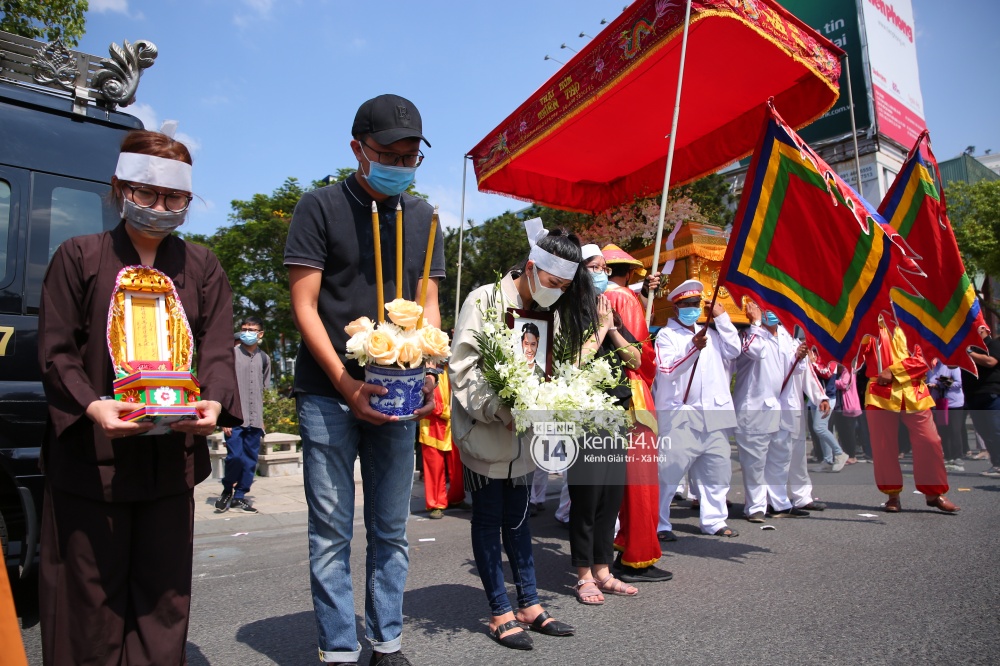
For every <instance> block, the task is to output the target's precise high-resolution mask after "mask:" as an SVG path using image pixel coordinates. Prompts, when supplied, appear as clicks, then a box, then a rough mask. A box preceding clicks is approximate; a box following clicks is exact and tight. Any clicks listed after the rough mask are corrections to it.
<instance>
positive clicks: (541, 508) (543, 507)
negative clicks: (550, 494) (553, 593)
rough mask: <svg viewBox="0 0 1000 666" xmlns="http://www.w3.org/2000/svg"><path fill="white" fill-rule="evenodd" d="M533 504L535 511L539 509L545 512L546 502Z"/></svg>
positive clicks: (540, 511) (539, 511)
mask: <svg viewBox="0 0 1000 666" xmlns="http://www.w3.org/2000/svg"><path fill="white" fill-rule="evenodd" d="M531 506H533V507H534V508H535V511H537V512H538V513H545V502H536V503H534V504H532V505H531Z"/></svg>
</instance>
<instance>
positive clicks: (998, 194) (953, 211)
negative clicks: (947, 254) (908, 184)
mask: <svg viewBox="0 0 1000 666" xmlns="http://www.w3.org/2000/svg"><path fill="white" fill-rule="evenodd" d="M945 193H946V195H947V197H948V217H949V218H950V219H951V223H952V227H953V228H954V230H955V240H957V241H958V248H959V250H960V251H961V253H962V260H963V261H965V268H966V270H967V271H968V273H969V274H970V275H972V274H974V273H977V272H978V273H985V274H986V275H994V276H997V275H1000V181H992V182H987V181H980V182H978V183H976V184H975V185H970V184H968V183H961V182H951V183H948V187H947V189H946V192H945Z"/></svg>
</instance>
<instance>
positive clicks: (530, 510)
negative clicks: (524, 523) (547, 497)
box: [528, 502, 538, 518]
mask: <svg viewBox="0 0 1000 666" xmlns="http://www.w3.org/2000/svg"><path fill="white" fill-rule="evenodd" d="M537 515H538V509H536V508H535V504H534V502H528V517H529V518H534V517H535V516H537Z"/></svg>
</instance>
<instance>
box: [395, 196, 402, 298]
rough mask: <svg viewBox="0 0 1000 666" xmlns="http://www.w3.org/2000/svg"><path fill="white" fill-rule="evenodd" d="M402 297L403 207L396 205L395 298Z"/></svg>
mask: <svg viewBox="0 0 1000 666" xmlns="http://www.w3.org/2000/svg"><path fill="white" fill-rule="evenodd" d="M402 297H403V206H402V204H396V298H402Z"/></svg>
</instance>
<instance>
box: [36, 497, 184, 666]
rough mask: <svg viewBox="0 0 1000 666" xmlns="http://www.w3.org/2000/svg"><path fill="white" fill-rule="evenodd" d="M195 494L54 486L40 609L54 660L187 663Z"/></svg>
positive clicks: (45, 647) (46, 512)
mask: <svg viewBox="0 0 1000 666" xmlns="http://www.w3.org/2000/svg"><path fill="white" fill-rule="evenodd" d="M193 537H194V494H193V491H190V490H189V491H188V492H186V493H182V494H180V495H171V496H168V497H163V498H159V499H156V500H152V501H149V502H102V501H99V500H93V499H89V498H85V497H80V496H78V495H71V494H68V493H64V492H61V491H59V490H57V489H54V488H52V487H51V486H49V485H48V484H46V487H45V501H44V504H43V507H42V532H41V561H40V565H39V582H38V586H39V619H40V623H41V636H42V658H43V662H44V663H45V664H46V666H55V665H57V666H63V665H64V664H65V665H66V666H69V665H71V664H72V665H77V664H95V665H96V664H101V665H103V664H123V665H130V666H132V665H141V666H145V665H147V664H148V665H152V664H157V665H165V664H171V665H172V664H184V663H186V658H185V653H184V650H185V645H186V643H187V631H188V616H189V614H190V608H191V557H192V552H193V545H192V544H193Z"/></svg>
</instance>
